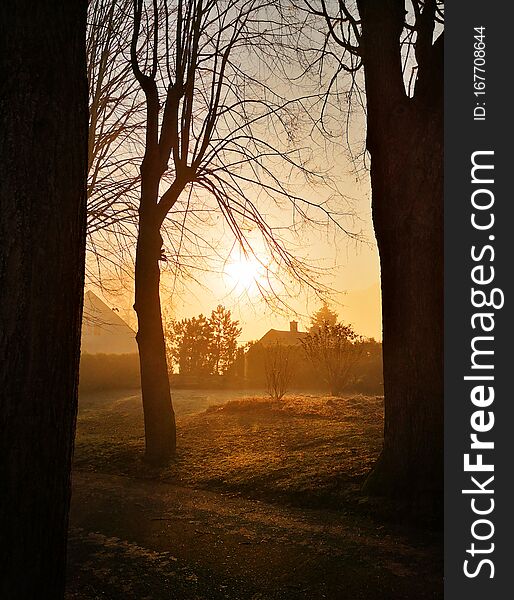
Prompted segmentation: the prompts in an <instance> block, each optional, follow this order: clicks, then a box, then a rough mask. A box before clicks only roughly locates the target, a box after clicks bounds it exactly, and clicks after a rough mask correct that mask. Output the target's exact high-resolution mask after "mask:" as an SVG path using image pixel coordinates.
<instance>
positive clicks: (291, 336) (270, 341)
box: [257, 321, 307, 347]
mask: <svg viewBox="0 0 514 600" xmlns="http://www.w3.org/2000/svg"><path fill="white" fill-rule="evenodd" d="M306 335H307V333H306V332H305V331H298V321H291V322H290V323H289V330H288V331H287V330H286V331H282V330H280V329H270V330H269V331H268V332H267V333H265V334H264V335H263V336H262V337H261V339H260V340H259V341H258V342H257V343H258V344H261V345H262V346H265V347H266V346H272V345H274V344H279V345H281V346H299V345H300V343H301V340H302V339H303V338H304V337H305V336H306Z"/></svg>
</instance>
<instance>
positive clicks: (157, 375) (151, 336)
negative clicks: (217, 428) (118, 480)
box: [134, 207, 176, 463]
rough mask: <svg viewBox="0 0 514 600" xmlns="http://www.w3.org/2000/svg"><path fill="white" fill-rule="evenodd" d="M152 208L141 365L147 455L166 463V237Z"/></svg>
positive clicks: (147, 223) (144, 249)
mask: <svg viewBox="0 0 514 600" xmlns="http://www.w3.org/2000/svg"><path fill="white" fill-rule="evenodd" d="M151 208H153V207H144V208H142V209H141V210H140V224H139V235H138V241H137V250H136V272H135V297H136V302H135V305H134V307H135V310H136V313H137V318H138V332H137V336H136V340H137V344H138V347H139V362H140V366H141V393H142V397H143V413H144V420H145V438H146V458H147V460H149V461H150V462H154V463H162V462H165V461H166V460H168V459H169V458H170V457H171V456H172V455H173V454H174V453H175V449H176V428H175V414H174V412H173V405H172V402H171V392H170V383H169V378H168V366H167V362H166V344H165V340H164V331H163V326H162V314H161V301H160V293H159V284H160V268H159V259H160V256H161V249H162V237H161V235H160V231H159V230H160V222H159V221H158V220H157V219H155V218H154V215H153V213H154V212H155V211H152V210H151Z"/></svg>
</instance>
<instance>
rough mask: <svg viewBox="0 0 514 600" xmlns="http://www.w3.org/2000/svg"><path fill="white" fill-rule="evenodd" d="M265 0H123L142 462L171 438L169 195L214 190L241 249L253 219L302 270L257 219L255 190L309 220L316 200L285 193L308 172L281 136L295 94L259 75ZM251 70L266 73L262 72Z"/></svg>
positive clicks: (280, 255)
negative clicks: (131, 87) (136, 164)
mask: <svg viewBox="0 0 514 600" xmlns="http://www.w3.org/2000/svg"><path fill="white" fill-rule="evenodd" d="M276 4H277V3H275V2H273V3H270V2H268V1H264V0H226V1H224V2H214V1H213V0H188V1H187V2H167V1H166V0H154V1H152V2H150V1H149V0H148V1H146V0H135V1H134V34H133V38H132V46H131V64H132V69H133V71H134V75H135V77H136V79H137V81H138V82H139V85H140V87H141V89H142V91H143V93H144V96H145V102H146V124H145V130H146V137H145V149H144V157H143V160H142V163H141V169H140V171H141V197H140V205H139V223H138V226H139V230H138V240H137V248H136V266H135V304H134V308H135V310H136V313H137V317H138V333H137V338H136V339H137V343H138V347H139V355H140V363H141V387H142V399H143V409H144V418H145V437H146V457H147V459H148V460H150V461H155V462H162V461H165V460H166V459H168V458H169V457H170V456H171V455H172V454H173V453H174V452H175V446H176V431H175V417H174V411H173V407H172V402H171V394H170V389H169V381H168V369H167V365H166V350H165V340H164V335H163V325H162V315H161V304H160V291H159V288H160V265H159V261H161V260H167V256H166V252H165V251H164V248H163V237H162V226H163V223H164V221H165V219H167V218H168V215H169V214H171V213H172V212H173V210H175V209H176V207H177V206H178V203H179V202H180V197H181V196H183V197H186V198H187V199H188V200H187V206H188V211H189V205H190V202H194V200H195V198H197V199H198V197H200V198H201V199H203V200H201V202H203V203H205V201H206V198H208V199H209V200H214V203H215V206H214V210H216V209H217V211H218V212H219V214H221V215H222V216H223V217H224V220H225V223H226V224H227V225H228V227H229V229H230V232H231V234H232V235H233V236H234V238H235V241H236V243H238V244H239V245H240V247H241V248H242V252H243V254H245V255H248V253H250V252H252V248H251V246H250V244H249V242H248V238H247V237H246V233H245V232H248V231H249V230H250V229H253V230H255V231H258V232H259V233H260V235H261V239H262V240H263V244H264V246H265V247H266V248H267V249H268V250H270V252H272V253H273V256H274V259H275V261H276V263H277V264H280V266H281V267H283V268H284V269H286V270H288V271H289V274H290V275H291V276H292V277H293V278H295V280H299V281H302V282H305V281H306V280H307V278H308V276H307V273H306V270H305V269H304V264H302V262H301V261H300V260H299V259H298V258H297V257H296V256H294V254H292V253H291V252H288V251H287V249H286V247H285V246H284V245H283V244H281V243H280V235H281V234H280V232H279V231H278V228H277V229H275V230H274V229H273V228H272V227H271V226H270V224H269V222H267V221H266V220H265V219H264V218H263V216H262V213H261V212H260V211H259V209H258V207H257V200H256V197H257V198H259V197H264V199H266V200H272V201H275V202H277V203H278V202H283V201H289V202H291V205H292V206H293V207H294V208H293V210H294V214H295V219H303V218H305V219H311V217H310V216H309V214H308V213H309V211H310V209H312V210H313V211H314V210H316V209H319V208H320V206H319V205H318V206H317V207H316V205H315V204H314V203H312V202H311V203H309V202H306V201H305V200H304V199H303V198H302V197H298V196H297V195H295V193H294V192H291V190H292V189H298V181H302V182H303V181H304V180H306V179H309V178H311V179H312V178H313V177H314V174H313V173H312V172H311V171H310V170H309V169H308V167H307V166H306V163H307V161H305V160H304V156H303V153H302V150H301V149H298V148H297V147H291V142H292V140H293V139H294V135H293V134H292V133H291V129H294V128H295V123H297V121H298V111H299V109H300V107H301V99H297V100H296V101H292V100H287V99H284V98H283V97H281V96H280V95H279V94H278V93H277V92H276V91H275V90H274V89H273V86H272V84H271V83H270V82H269V81H268V79H269V66H268V65H266V62H265V60H264V55H265V54H266V52H267V51H269V52H268V55H271V54H273V52H272V51H271V50H270V49H272V48H273V42H272V40H273V39H275V37H277V36H278V34H276V29H277V28H279V25H278V24H277V22H276V21H275V20H274V19H271V20H270V19H267V16H269V13H268V12H266V11H270V10H272V6H273V5H276ZM149 38H150V39H149ZM266 58H269V56H266ZM260 72H264V73H265V74H264V76H263V77H262V80H260V79H259V73H260ZM295 109H296V112H295ZM320 179H321V178H320ZM289 182H293V183H295V184H296V187H294V186H293V185H288V183H289ZM325 182H326V183H327V185H328V182H327V180H326V179H325ZM252 188H253V189H252ZM250 190H251V191H250ZM321 208H322V212H324V213H325V216H326V214H327V211H326V208H325V209H323V207H321ZM311 220H312V221H313V219H311ZM282 229H284V228H282ZM180 251H181V248H180V245H179V248H178V250H177V252H178V253H180ZM173 259H174V260H176V259H177V257H176V256H174V257H173ZM263 267H264V268H265V269H268V267H267V266H266V265H264V264H263ZM313 281H314V280H313V279H310V282H313ZM277 297H278V296H277Z"/></svg>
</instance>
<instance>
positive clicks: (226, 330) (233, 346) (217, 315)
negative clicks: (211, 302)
mask: <svg viewBox="0 0 514 600" xmlns="http://www.w3.org/2000/svg"><path fill="white" fill-rule="evenodd" d="M209 324H210V327H211V335H212V338H211V340H212V341H211V356H212V364H213V373H214V374H215V375H225V374H226V373H227V372H228V371H229V370H230V368H231V367H232V366H233V364H234V363H235V361H236V359H237V338H238V337H239V336H240V335H241V328H240V327H239V321H234V320H232V315H231V313H230V311H229V310H227V309H226V308H225V307H224V306H221V305H220V304H219V305H218V306H217V307H216V310H213V311H212V313H211V318H210V319H209Z"/></svg>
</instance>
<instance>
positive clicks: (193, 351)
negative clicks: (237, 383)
mask: <svg viewBox="0 0 514 600" xmlns="http://www.w3.org/2000/svg"><path fill="white" fill-rule="evenodd" d="M240 335H241V328H240V327H239V321H237V320H234V319H233V318H232V315H231V312H230V310H227V309H226V308H225V307H224V306H221V305H218V306H217V307H216V309H215V310H213V311H212V312H211V316H210V317H206V316H204V315H202V314H200V315H198V317H192V318H188V319H182V320H180V321H178V320H175V319H172V320H170V321H168V323H167V324H166V349H167V354H168V367H169V369H170V371H171V372H174V371H175V370H177V371H178V373H179V374H180V375H190V376H206V375H227V374H230V372H231V370H232V369H233V367H234V365H235V363H236V360H237V359H238V356H240V354H241V352H242V351H238V345H237V340H238V338H239V336H240Z"/></svg>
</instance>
